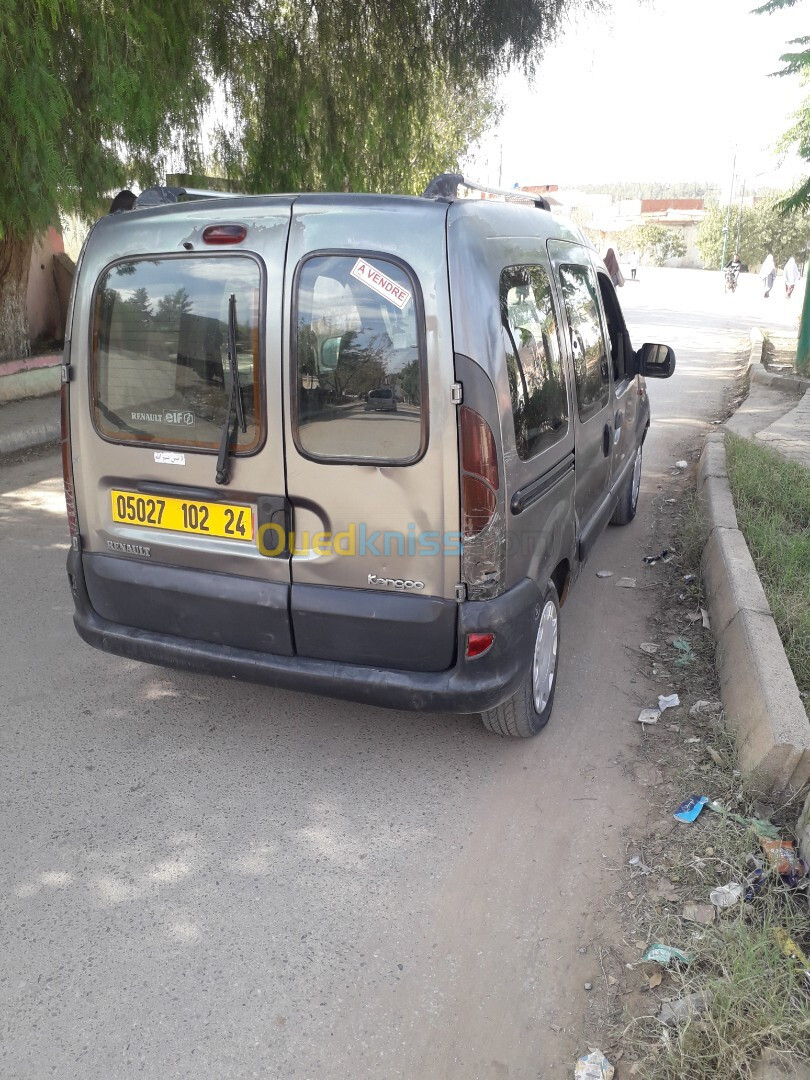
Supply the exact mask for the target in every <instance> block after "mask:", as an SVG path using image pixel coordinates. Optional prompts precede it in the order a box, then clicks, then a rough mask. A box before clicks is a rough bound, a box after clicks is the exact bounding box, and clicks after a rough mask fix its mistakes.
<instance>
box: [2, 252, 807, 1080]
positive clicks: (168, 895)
mask: <svg viewBox="0 0 810 1080" xmlns="http://www.w3.org/2000/svg"><path fill="white" fill-rule="evenodd" d="M780 285H781V282H778V283H777V286H778V287H779V286H780ZM746 286H751V287H750V289H747V288H746ZM755 293H756V290H755V289H754V287H753V283H751V282H745V281H744V283H743V288H741V290H740V293H739V294H738V295H737V296H735V297H730V298H729V297H725V296H724V295H723V293H722V285H721V283H720V278H719V275H717V274H715V275H709V274H702V273H696V272H689V271H668V272H662V271H659V272H652V271H645V270H644V269H643V268H642V271H641V273H640V280H639V281H638V282H635V283H628V285H627V287H626V288H625V289H624V290H623V294H622V301H623V304H624V306H625V310H626V313H627V317H628V322H629V324H630V328H631V334H632V336H633V339H634V342H635V343H636V344H640V343H641V341H643V340H652V341H666V342H668V343H669V344H672V345H673V346H674V348H675V349H676V351H677V355H678V369H677V373H676V376H675V377H674V378H673V379H672V380H671V381H670V382H669V383H663V384H658V385H653V384H650V396H651V400H652V408H653V428H652V431H651V434H650V438H649V440H648V443H647V447H646V455H645V471H644V476H643V488H642V502H641V508H640V512H639V515H638V517H637V519H636V521H635V522H634V523H633V524H632V525H631V526H629V527H628V528H626V529H611V530H609V531H608V532H607V533H606V534H605V536H604V538H603V539H602V540H601V541H600V543H599V546H598V548H597V550H596V552H595V554H594V555H593V557H592V560H591V562H590V563H589V566H588V570H587V571H586V573H585V575H584V576H583V578H582V580H581V581H580V582H579V584H578V585H577V587H576V588H575V589H574V591H573V593H572V595H571V598H570V600H569V602H568V603H567V604H566V606H565V608H564V609H563V614H562V633H563V645H562V659H561V666H560V682H559V689H558V693H557V701H556V707H555V714H554V717H553V719H552V722H551V724H550V725H549V727H548V728H547V729H546V731H545V732H544V733H543V734H542V735H541V736H540V737H539V738H537V739H535V740H533V741H531V742H518V741H507V740H500V739H497V738H495V737H493V736H491V735H488V734H487V733H486V732H485V731H484V729H483V727H481V726H479V725H478V724H477V723H475V722H472V721H469V720H467V719H460V718H458V717H452V716H436V715H431V716H427V715H413V714H408V713H397V712H388V711H385V710H381V709H372V708H365V707H361V706H355V705H350V704H344V703H339V702H334V701H326V700H322V699H317V698H314V697H308V696H306V695H299V694H293V693H285V692H282V691H272V690H268V689H266V688H261V687H256V686H250V685H244V684H239V683H236V682H231V681H225V680H219V679H213V678H201V677H192V676H188V675H181V674H175V673H172V672H168V671H163V670H161V669H158V668H152V667H147V666H143V665H139V664H137V663H131V662H126V661H124V660H121V659H118V658H115V657H108V656H105V655H102V654H101V653H98V652H96V651H94V650H92V649H90V648H89V647H87V646H86V645H84V644H83V643H82V642H81V641H80V640H79V638H78V637H77V635H76V634H75V632H74V630H73V626H72V622H71V611H72V604H71V600H70V595H69V591H68V587H67V582H66V578H65V573H64V558H65V551H66V526H65V521H64V505H63V499H62V494H61V479H60V476H59V461H58V457H57V455H55V454H49V455H46V456H43V457H40V458H37V459H34V460H32V461H29V462H26V463H20V464H11V465H8V464H7V465H6V466H5V467H2V466H0V538H1V539H2V544H0V551H2V559H0V596H1V597H2V616H3V634H2V640H1V641H0V747H1V748H2V758H1V759H0V770H1V775H0V780H1V782H2V788H0V807H1V808H2V818H1V819H0V866H1V867H2V873H1V874H0V883H1V887H2V897H1V898H0V953H1V954H2V958H3V959H2V964H0V1075H2V1076H3V1077H7V1078H9V1080H24V1078H25V1080H28V1078H40V1077H50V1076H54V1077H58V1078H60V1080H74V1078H75V1080H94V1078H104V1080H114V1078H118V1077H127V1078H128V1077H147V1078H149V1080H171V1078H175V1077H177V1078H179V1077H182V1078H191V1077H194V1078H207V1077H212V1078H232V1077H233V1078H236V1077H238V1078H243V1077H279V1078H284V1080H299V1078H300V1080H306V1078H308V1080H347V1078H351V1080H355V1078H357V1080H359V1078H365V1077H374V1078H384V1080H389V1078H391V1080H393V1078H398V1077H402V1078H407V1080H422V1078H425V1080H444V1078H448V1080H474V1078H478V1077H480V1078H490V1077H492V1078H498V1080H503V1078H506V1077H510V1078H512V1080H518V1078H520V1080H523V1078H535V1077H541V1078H546V1077H557V1076H560V1077H562V1076H570V1075H571V1071H572V1067H573V1065H572V1063H573V1059H574V1057H575V1056H576V1053H577V1052H581V1051H583V1050H584V1049H585V1047H584V1046H583V1045H582V1044H581V1042H580V1039H581V1024H582V1020H583V1017H584V1014H585V1011H586V1000H587V996H588V995H587V993H586V991H584V989H583V983H584V982H585V981H595V979H596V977H597V975H598V974H599V972H598V965H597V961H596V958H595V956H594V950H593V948H592V947H591V942H592V940H593V936H594V934H595V933H596V932H597V931H598V927H599V923H600V919H601V918H602V914H603V902H602V901H603V897H604V896H605V895H606V894H608V893H609V892H610V891H611V890H612V889H613V887H614V884H615V876H612V875H611V873H610V871H609V870H608V869H607V868H608V867H610V866H615V865H617V864H618V863H620V862H621V860H622V857H623V852H624V846H623V843H622V837H621V833H622V830H623V828H625V827H626V826H629V825H632V824H633V823H634V822H637V821H638V820H639V819H640V818H642V817H643V816H644V814H645V813H646V806H647V801H646V798H647V790H646V789H645V787H644V784H643V780H644V775H643V769H642V770H639V768H638V767H637V762H638V759H639V752H638V743H639V740H640V738H641V735H640V731H639V727H638V725H636V724H634V723H633V722H632V721H633V718H634V716H635V715H637V712H638V700H637V697H638V694H640V693H641V694H644V693H651V692H652V689H653V688H651V687H644V686H643V685H642V684H640V683H639V681H638V675H637V672H636V665H635V662H634V659H633V656H632V650H633V649H634V648H635V646H636V645H637V643H638V642H639V641H642V640H645V637H646V628H647V619H648V617H649V615H650V614H651V612H652V610H653V605H654V604H655V590H653V589H643V588H639V589H637V590H635V591H632V590H617V589H616V588H615V581H616V579H617V577H618V576H620V572H621V571H626V572H627V573H629V574H630V575H631V576H636V577H637V578H638V579H639V584H640V585H641V584H644V582H645V581H647V580H648V579H649V576H650V574H652V573H653V572H652V571H647V574H646V575H645V572H644V569H643V567H642V565H641V555H642V554H643V553H644V550H645V543H646V542H647V540H648V537H649V535H650V528H651V513H652V511H651V498H652V496H654V495H655V494H657V493H658V492H659V486H660V485H665V484H666V483H668V482H669V478H670V476H671V473H670V470H671V466H672V464H673V462H674V461H675V460H676V459H677V458H679V457H681V456H682V455H683V454H684V453H685V452H686V451H687V450H689V449H690V448H692V447H694V446H696V445H697V444H698V443H699V440H700V437H701V435H702V433H703V431H704V430H705V428H706V425H707V423H708V422H709V421H710V420H711V419H713V418H714V417H716V416H717V415H719V413H720V410H721V408H722V404H723V400H724V393H725V390H726V388H727V386H728V384H729V383H730V382H731V380H732V378H733V376H734V373H735V371H736V363H737V358H738V355H739V349H740V346H741V345H742V344H743V336H744V335H747V332H748V329H749V327H750V325H752V323H753V322H756V321H758V319H759V318H760V316H761V313H762V309H763V307H764V304H763V303H760V302H759V301H758V298H757V297H756V295H755ZM777 297H778V294H777V293H775V294H774V297H772V298H771V301H772V306H771V307H770V308H766V309H765V310H766V313H767V316H768V318H769V320H770V321H771V322H772V323H778V322H780V321H782V320H783V319H788V320H789V318H790V317H791V315H792V314H794V315H795V314H797V313H798V301H797V298H796V297H794V301H793V304H794V307H793V308H792V309H791V308H788V307H787V305H786V304H785V302H784V301H782V300H781V298H777ZM771 301H769V303H770V302H771ZM602 567H606V568H609V569H612V570H614V571H615V572H616V576H615V577H614V578H613V579H606V580H599V579H597V578H596V577H595V575H594V571H595V570H596V569H598V568H602ZM628 646H629V648H628ZM632 680H636V681H635V682H633V681H632ZM581 946H582V947H584V946H587V947H588V949H587V951H586V952H585V953H580V952H578V948H579V947H581Z"/></svg>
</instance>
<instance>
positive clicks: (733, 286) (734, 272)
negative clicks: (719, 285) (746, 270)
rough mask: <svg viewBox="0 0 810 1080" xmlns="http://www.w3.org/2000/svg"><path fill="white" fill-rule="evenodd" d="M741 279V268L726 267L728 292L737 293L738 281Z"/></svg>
mask: <svg viewBox="0 0 810 1080" xmlns="http://www.w3.org/2000/svg"><path fill="white" fill-rule="evenodd" d="M739 277H740V270H739V267H736V266H727V267H726V292H736V291H737V281H738V279H739Z"/></svg>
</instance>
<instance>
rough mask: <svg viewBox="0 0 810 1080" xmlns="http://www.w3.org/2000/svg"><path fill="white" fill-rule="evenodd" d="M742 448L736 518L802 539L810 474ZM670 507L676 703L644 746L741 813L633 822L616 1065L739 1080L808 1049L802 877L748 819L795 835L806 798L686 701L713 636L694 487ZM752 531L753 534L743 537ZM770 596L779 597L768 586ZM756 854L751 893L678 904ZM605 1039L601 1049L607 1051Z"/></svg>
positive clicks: (672, 771) (710, 686) (683, 782)
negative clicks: (755, 780)
mask: <svg viewBox="0 0 810 1080" xmlns="http://www.w3.org/2000/svg"><path fill="white" fill-rule="evenodd" d="M737 442H739V440H735V443H737ZM737 450H739V455H738V456H737V457H736V458H735V457H734V454H735V452H736V451H737ZM749 450H752V451H753V452H754V453H755V454H757V457H759V454H761V453H762V451H761V449H760V448H759V447H756V446H755V447H749V445H748V444H745V443H742V444H740V445H739V446H736V445H735V446H734V447H733V448H731V447H730V449H729V470H730V471H731V469H732V459H733V460H734V465H735V466H736V467H737V469H738V471H740V472H742V473H743V481H744V483H741V486H740V489H739V490H740V492H741V494H740V498H739V501H738V504H737V505H738V514H739V517H740V522H741V527H743V525H742V523H743V520H744V518H745V516H746V514H750V515H751V516H752V517H755V518H761V519H763V520H764V521H765V523H766V524H769V523H770V522H771V521H772V520H773V519H776V520H778V522H779V525H778V527H777V532H780V533H781V534H783V538H784V537H791V536H793V535H795V534H798V535H799V538H800V539H801V538H802V534H803V539H804V542H805V543H807V542H808V527H809V526H810V490H808V488H807V487H803V485H806V483H807V476H806V474H804V473H801V472H800V473H799V474H798V475H797V474H796V473H795V471H794V470H793V469H792V468H788V469H787V473H788V476H785V475H781V468H782V466H783V465H784V463H783V462H782V461H781V459H774V458H773V456H772V455H771V454H769V453H767V451H766V452H765V457H766V458H767V459H768V460H767V466H768V469H771V468H776V469H777V470H779V471H780V477H779V478H778V479H776V478H775V477H774V475H772V474H771V473H770V472H768V471H766V470H765V469H764V467H763V466H762V465H759V463H758V461H757V462H754V463H753V464H752V463H751V462H750V461H749V458H748V451H749ZM743 488H744V493H743ZM735 495H737V491H736V490H735ZM667 501H669V500H667ZM741 506H742V508H743V509H742V510H741V509H740V507H741ZM673 518H674V522H673V525H674V529H673V533H674V534H673V535H671V542H672V544H673V547H674V548H675V550H676V551H677V552H678V557H677V559H676V560H674V561H673V563H671V564H669V567H668V571H669V578H670V579H669V580H668V581H664V580H662V583H661V584H662V595H661V610H660V614H659V615H657V616H656V617H654V620H653V621H654V623H655V625H656V627H657V630H658V632H657V633H654V634H652V635H651V636H652V637H653V638H654V639H655V640H656V641H659V642H661V649H660V651H659V652H658V653H657V654H656V655H655V657H654V659H653V661H652V662H651V665H652V667H653V669H654V670H653V674H655V671H656V670H657V672H658V676H657V677H661V676H662V675H665V676H666V677H667V678H671V679H672V680H673V682H674V684H675V688H676V689H677V690H678V693H679V694H680V697H681V702H682V705H681V707H680V708H679V709H677V710H674V711H673V712H672V713H669V712H668V713H666V714H664V717H663V718H662V720H661V721H660V722H659V723H658V724H657V725H656V726H655V727H653V728H651V729H650V730H649V731H648V732H647V733H646V734H645V748H646V750H647V754H648V757H649V758H650V760H651V761H654V762H655V763H656V764H657V765H658V766H660V767H661V768H662V770H663V772H664V775H665V777H666V779H667V780H669V781H670V782H671V784H672V787H674V790H675V792H676V793H677V794H676V795H675V796H674V797H672V798H671V799H670V800H669V801H670V803H674V802H676V801H680V800H681V799H682V798H685V797H686V796H687V795H689V794H691V793H695V794H706V795H708V796H710V797H713V798H716V799H718V800H719V801H720V803H722V805H723V806H725V807H727V808H728V809H729V810H730V811H732V813H733V814H734V815H738V816H739V817H741V818H743V819H745V821H742V822H741V821H739V820H736V819H735V817H732V816H731V814H725V813H721V812H714V811H712V810H710V809H709V808H708V807H707V808H706V809H704V811H703V812H702V814H701V815H700V817H699V818H698V819H697V821H696V822H694V823H693V824H691V825H682V824H677V825H675V823H674V822H673V820H672V818H671V812H672V809H673V806H672V805H667V804H666V803H662V804H659V805H658V808H657V809H658V811H659V813H660V815H661V820H660V821H657V822H655V823H654V824H653V825H652V826H651V827H650V828H649V829H643V830H638V831H637V832H635V833H633V834H631V840H630V844H629V846H628V855H630V854H631V853H632V854H633V855H636V854H638V855H639V856H640V858H641V860H642V862H643V864H644V866H645V871H644V872H642V873H639V872H638V870H634V869H632V868H631V867H630V866H628V867H627V868H626V870H625V875H624V878H623V884H622V886H621V887H620V889H619V890H617V893H616V896H615V898H614V902H615V904H616V905H617V906H619V907H621V909H622V911H623V914H624V918H625V945H626V946H627V948H626V951H625V953H624V955H623V956H622V957H621V959H622V960H623V961H624V964H623V970H622V969H621V968H619V969H617V970H616V974H615V975H614V982H615V983H616V986H617V989H618V990H619V991H620V992H621V993H620V996H619V1001H621V1002H623V1003H624V1015H623V1019H622V1021H621V1027H620V1028H619V1031H618V1032H617V1036H616V1045H617V1046H619V1047H620V1049H621V1052H622V1053H623V1054H624V1055H626V1056H625V1058H624V1061H623V1062H622V1064H621V1065H620V1066H619V1068H620V1069H621V1076H627V1075H629V1076H631V1077H634V1078H637V1080H743V1078H748V1077H750V1075H751V1067H752V1065H753V1063H754V1061H755V1060H756V1059H757V1058H758V1057H759V1056H760V1054H761V1052H762V1051H763V1050H765V1049H766V1048H767V1049H769V1050H770V1051H772V1052H775V1053H776V1054H778V1055H782V1054H784V1055H788V1054H791V1055H795V1057H797V1058H798V1059H799V1060H800V1061H802V1062H805V1063H810V981H808V980H807V979H806V978H805V976H804V973H803V971H802V969H801V967H800V966H799V965H798V964H797V963H796V962H795V961H794V960H792V959H791V958H789V957H788V956H786V955H785V953H784V951H783V942H784V935H787V936H788V937H789V938H791V939H792V940H793V941H794V942H795V943H796V944H797V945H798V946H799V948H800V949H802V950H803V951H804V953H805V955H807V954H808V953H809V952H810V907H808V895H807V891H806V890H796V891H790V890H788V889H787V888H786V887H785V884H784V882H783V881H782V880H781V879H780V878H779V876H778V875H777V874H776V872H775V871H773V870H769V869H768V868H767V861H766V860H765V859H764V857H763V853H762V851H761V848H760V843H759V840H758V837H757V833H756V830H755V829H752V827H751V826H750V824H748V823H749V822H750V819H752V818H765V819H767V820H769V821H770V822H771V823H772V824H773V825H774V826H775V827H776V828H777V829H778V831H779V833H780V835H781V836H782V837H783V838H784V839H785V840H788V839H793V838H794V827H795V821H796V817H797V815H798V812H799V806H800V804H801V799H800V798H799V797H798V796H792V797H790V798H788V799H786V800H782V801H780V802H779V803H778V804H776V805H774V804H773V803H769V802H762V801H760V800H761V799H762V798H763V794H762V792H761V791H760V790H759V789H758V787H757V786H756V785H755V784H751V783H749V782H748V781H747V780H746V778H745V777H744V776H741V775H740V772H739V771H738V770H737V769H736V768H735V765H736V750H735V738H734V735H733V733H731V732H730V731H728V730H726V729H725V726H724V719H723V717H722V714H717V713H716V712H708V713H707V712H705V711H704V712H702V713H701V712H697V713H696V714H695V715H690V712H689V706H690V704H691V703H692V702H693V701H694V700H696V699H697V698H705V699H715V698H716V697H717V686H716V682H715V674H714V668H713V664H712V658H713V650H714V643H713V639H712V637H711V635H710V634H706V633H704V632H702V631H701V627H700V623H699V622H692V621H691V619H690V612H691V613H693V612H694V610H695V608H696V607H699V605H700V604H702V603H703V602H704V597H703V594H702V583H701V580H700V576H699V567H700V555H701V551H702V548H703V546H704V543H705V539H706V529H705V524H704V522H703V520H702V517H701V515H700V512H699V508H698V506H697V504H696V501H695V498H694V494H693V493H690V494H687V495H686V496H685V497H684V498H681V499H679V500H678V505H677V508H676V512H675V513H674V514H673ZM775 542H776V541H771V543H772V545H773V544H775ZM749 544H751V547H752V549H754V548H755V544H754V543H752V541H751V539H750V537H749ZM773 557H774V560H775V565H777V566H778V568H779V573H780V574H781V573H782V567H781V562H782V561H783V560H785V559H786V558H787V557H788V556H786V555H785V554H784V552H780V551H777V553H776V554H775V555H774V556H773ZM758 565H759V566H760V573H762V572H763V571H762V567H761V565H760V564H759V563H758ZM796 566H797V568H798V569H797V572H798V573H799V576H801V570H802V569H803V571H804V573H805V574H807V573H808V572H810V557H807V556H806V557H805V562H804V565H803V566H802V561H801V559H800V558H797V559H796ZM691 574H694V575H695V580H694V581H690V582H686V581H685V580H684V575H691ZM662 579H663V572H662ZM805 581H806V579H805ZM780 584H782V583H780ZM794 584H795V582H794ZM766 588H767V586H766ZM798 588H799V589H802V588H803V589H804V594H803V596H804V600H805V602H806V603H810V595H809V594H810V588H809V587H808V583H805V584H804V585H803V586H801V585H800V586H798ZM771 604H772V606H774V607H775V606H776V605H775V604H774V600H773V597H771ZM676 634H677V635H678V636H683V637H686V638H687V640H689V641H690V643H691V644H692V646H693V650H694V658H693V660H692V661H691V662H690V663H689V664H688V665H687V666H685V667H684V666H681V667H679V666H678V659H677V658H676V657H675V655H674V652H675V650H674V647H673V648H669V647H668V645H669V643H670V642H671V639H672V637H673V636H675V635H676ZM661 639H663V641H662V640H661ZM752 859H754V860H757V862H752V861H751V860H752ZM755 865H758V866H760V867H761V868H762V869H764V870H765V873H766V877H765V880H764V881H763V882H762V883H761V884H760V886H759V888H758V891H757V892H756V894H755V895H754V896H753V897H752V898H751V899H750V900H748V901H743V902H740V903H738V904H737V905H736V906H735V907H733V908H729V909H723V910H718V911H717V912H716V917H715V921H714V922H713V923H712V924H710V925H708V926H705V925H700V924H698V923H695V922H692V921H690V920H689V919H688V918H687V917H686V915H687V910H686V907H685V905H687V904H688V903H699V904H704V905H706V904H710V897H709V894H710V892H711V890H712V889H714V888H715V887H717V886H719V885H725V884H727V883H729V882H737V883H741V884H743V883H746V877H747V876H748V875H750V874H752V872H753V869H754V866H755ZM628 901H629V903H628ZM780 939H781V940H780ZM653 942H661V943H663V944H666V945H672V946H676V947H677V948H680V949H682V950H684V951H685V952H687V953H688V954H691V956H692V957H693V959H692V962H691V963H690V964H689V965H688V966H687V967H677V966H671V967H669V968H666V969H663V968H661V967H659V966H658V965H657V964H654V963H644V962H643V960H642V959H641V958H642V956H643V954H644V950H645V949H646V948H647V947H648V946H649V945H650V944H652V943H653ZM689 994H697V995H700V999H701V1001H702V1003H703V1004H704V1006H705V1008H703V1009H701V1010H700V1011H695V1012H692V1013H691V1014H688V1015H686V1016H684V1017H683V1018H682V1019H681V1020H680V1021H679V1022H677V1023H674V1024H672V1025H668V1024H666V1023H665V1022H664V1016H663V1014H662V1012H661V1008H662V1004H665V1003H667V1002H674V1001H676V1000H678V999H682V998H684V997H685V996H686V995H689ZM602 1045H604V1043H603V1044H602ZM611 1049H612V1047H608V1050H606V1052H607V1056H608V1058H609V1059H610V1060H614V1061H615V1060H616V1057H614V1058H611V1053H610V1052H609V1051H610V1050H611ZM628 1066H630V1068H628Z"/></svg>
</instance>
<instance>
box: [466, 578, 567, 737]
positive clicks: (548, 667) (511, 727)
mask: <svg viewBox="0 0 810 1080" xmlns="http://www.w3.org/2000/svg"><path fill="white" fill-rule="evenodd" d="M559 655H560V601H559V597H558V596H557V590H556V589H555V588H554V585H553V584H552V583H551V582H549V584H548V588H547V590H546V595H545V597H544V598H543V603H542V604H541V605H540V618H539V620H538V623H537V630H536V633H535V640H534V650H533V652H532V657H531V662H530V665H529V670H528V671H527V672H526V674H525V675H524V677H523V682H522V683H521V684H520V687H519V688H518V690H517V691H516V692H515V693H514V694H513V695H512V696H511V697H510V698H509V699H508V701H505V702H504V703H503V705H497V706H496V707H495V708H494V709H487V711H486V712H483V713H481V719H482V720H483V722H484V727H485V728H488V729H489V730H490V731H493V732H494V733H495V734H496V735H512V736H514V737H516V738H520V739H528V738H530V737H531V736H532V735H536V734H537V733H538V731H540V730H541V729H542V728H544V727H545V726H546V724H547V723H548V718H549V717H550V716H551V709H552V707H553V705H554V691H555V690H556V689H557V663H558V661H559Z"/></svg>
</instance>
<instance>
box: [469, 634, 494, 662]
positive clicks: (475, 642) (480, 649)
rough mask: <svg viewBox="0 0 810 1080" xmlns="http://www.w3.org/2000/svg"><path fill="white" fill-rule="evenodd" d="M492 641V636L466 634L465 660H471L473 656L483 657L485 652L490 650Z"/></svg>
mask: <svg viewBox="0 0 810 1080" xmlns="http://www.w3.org/2000/svg"><path fill="white" fill-rule="evenodd" d="M494 640H495V635H494V634H467V650H466V653H467V659H468V660H469V659H472V657H474V656H483V654H484V653H485V652H487V651H488V650H489V649H491V648H492V642H493V641H494Z"/></svg>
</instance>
